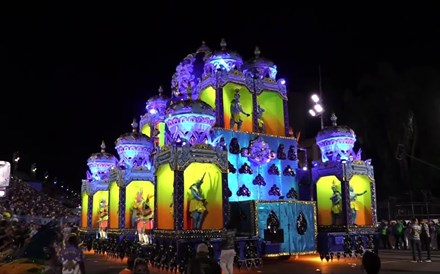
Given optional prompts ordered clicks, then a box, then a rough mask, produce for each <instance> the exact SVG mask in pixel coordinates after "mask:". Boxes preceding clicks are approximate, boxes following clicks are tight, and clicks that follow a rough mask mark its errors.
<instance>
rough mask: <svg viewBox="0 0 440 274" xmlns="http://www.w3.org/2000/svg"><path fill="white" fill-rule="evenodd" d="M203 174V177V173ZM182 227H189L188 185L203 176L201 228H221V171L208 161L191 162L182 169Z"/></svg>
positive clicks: (189, 195)
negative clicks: (203, 214)
mask: <svg viewBox="0 0 440 274" xmlns="http://www.w3.org/2000/svg"><path fill="white" fill-rule="evenodd" d="M204 174H205V176H204V177H203V175H204ZM183 176H184V180H185V183H184V193H185V194H184V229H191V228H192V225H191V221H192V219H191V216H190V212H189V210H190V207H191V206H190V204H191V200H192V199H193V195H192V194H191V190H190V187H191V185H193V184H194V183H196V182H197V181H198V180H200V179H201V178H202V177H203V183H202V185H201V195H202V196H203V197H204V198H205V199H206V201H205V203H204V207H205V208H206V211H205V216H204V219H203V223H202V229H222V228H223V214H222V212H223V191H222V173H221V171H220V169H219V168H218V167H217V166H216V165H214V164H210V163H192V164H190V165H189V166H188V167H187V168H186V169H185V171H184V174H183Z"/></svg>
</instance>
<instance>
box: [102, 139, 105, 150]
mask: <svg viewBox="0 0 440 274" xmlns="http://www.w3.org/2000/svg"><path fill="white" fill-rule="evenodd" d="M101 152H102V153H104V152H105V142H104V140H102V143H101Z"/></svg>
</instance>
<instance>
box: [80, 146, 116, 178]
mask: <svg viewBox="0 0 440 274" xmlns="http://www.w3.org/2000/svg"><path fill="white" fill-rule="evenodd" d="M117 162H118V160H117V159H116V157H115V156H113V155H112V154H110V153H108V152H105V143H104V141H102V143H101V152H98V153H93V154H92V155H91V156H90V157H89V159H88V160H87V166H88V167H89V170H90V176H91V178H89V179H92V180H96V181H99V180H105V179H107V178H108V175H109V173H110V170H111V169H112V168H114V167H115V166H116V163H117Z"/></svg>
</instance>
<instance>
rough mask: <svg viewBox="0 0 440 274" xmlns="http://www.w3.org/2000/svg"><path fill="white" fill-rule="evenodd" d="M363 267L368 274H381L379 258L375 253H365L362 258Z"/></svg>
mask: <svg viewBox="0 0 440 274" xmlns="http://www.w3.org/2000/svg"><path fill="white" fill-rule="evenodd" d="M362 266H363V268H364V269H365V272H367V274H377V273H379V271H380V267H381V263H380V258H379V256H378V255H377V254H376V253H374V252H371V251H365V253H364V255H363V256H362Z"/></svg>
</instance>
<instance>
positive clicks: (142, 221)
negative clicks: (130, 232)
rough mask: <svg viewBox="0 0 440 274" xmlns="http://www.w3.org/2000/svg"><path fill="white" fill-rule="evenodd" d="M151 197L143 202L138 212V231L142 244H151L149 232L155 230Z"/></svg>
mask: <svg viewBox="0 0 440 274" xmlns="http://www.w3.org/2000/svg"><path fill="white" fill-rule="evenodd" d="M150 198H151V196H150V195H147V198H146V199H145V200H144V201H142V204H141V207H140V210H139V211H138V216H137V224H136V229H137V233H138V238H139V242H140V243H142V244H149V243H150V237H149V234H148V233H149V232H150V230H151V229H153V210H152V209H151V206H150Z"/></svg>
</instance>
